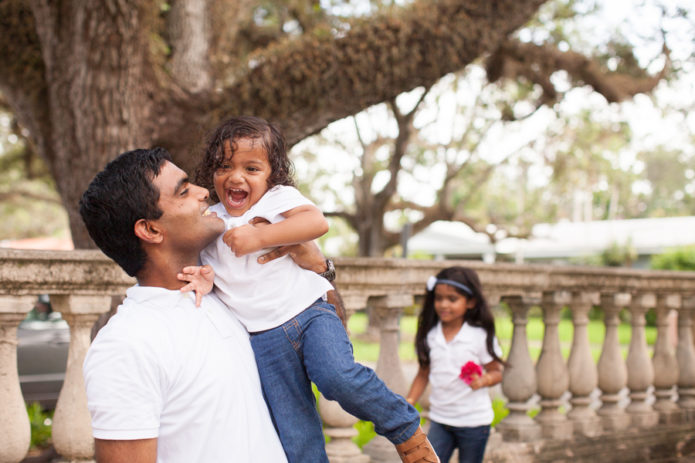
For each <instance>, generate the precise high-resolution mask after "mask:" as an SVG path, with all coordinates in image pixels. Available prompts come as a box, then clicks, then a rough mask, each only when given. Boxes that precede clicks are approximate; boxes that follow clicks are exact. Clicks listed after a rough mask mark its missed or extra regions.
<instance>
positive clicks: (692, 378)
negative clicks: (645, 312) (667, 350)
mask: <svg viewBox="0 0 695 463" xmlns="http://www.w3.org/2000/svg"><path fill="white" fill-rule="evenodd" d="M694 312H695V296H690V297H686V298H684V299H683V304H682V305H681V309H680V312H679V313H678V346H677V347H676V359H677V360H678V369H679V372H680V374H679V376H678V405H680V407H681V408H682V409H683V410H685V411H686V418H687V419H688V421H693V420H695V347H693V331H692V327H693V313H694Z"/></svg>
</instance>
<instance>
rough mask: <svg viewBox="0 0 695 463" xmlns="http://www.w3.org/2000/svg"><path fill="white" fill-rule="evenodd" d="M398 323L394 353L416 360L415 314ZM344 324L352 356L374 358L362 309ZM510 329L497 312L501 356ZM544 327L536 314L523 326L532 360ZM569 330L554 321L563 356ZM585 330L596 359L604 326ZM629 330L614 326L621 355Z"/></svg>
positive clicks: (652, 332) (594, 323)
mask: <svg viewBox="0 0 695 463" xmlns="http://www.w3.org/2000/svg"><path fill="white" fill-rule="evenodd" d="M400 326H401V343H400V345H399V349H398V353H399V355H400V358H401V360H403V361H404V362H410V361H412V362H414V361H416V357H415V348H414V345H413V339H414V337H415V331H416V329H417V318H416V317H415V316H411V315H404V316H403V317H402V318H401V324H400ZM348 327H349V329H350V335H351V339H352V344H353V346H354V348H355V358H356V359H357V360H359V361H363V362H376V361H377V358H378V356H379V344H378V343H374V342H369V341H366V340H365V336H364V333H365V332H366V330H367V315H366V314H365V313H364V312H358V313H356V314H354V315H353V316H352V317H350V322H349V324H348ZM512 330H513V325H512V321H511V319H510V318H509V317H507V316H497V318H496V319H495V331H496V333H497V337H498V339H499V341H500V344H501V346H502V350H503V351H504V356H505V357H506V356H507V355H508V354H509V347H510V345H511V340H512ZM544 331H545V327H544V325H543V320H542V319H540V318H537V317H530V318H529V322H528V325H527V326H526V336H527V338H528V341H529V352H530V354H531V358H532V359H533V360H534V361H537V360H538V356H539V355H540V352H541V347H542V343H543V333H544ZM573 331H574V328H573V326H572V321H571V320H561V321H560V324H559V325H558V332H559V337H560V347H561V349H562V354H563V356H564V357H565V359H567V358H568V357H569V354H570V347H571V346H572V333H573ZM587 332H588V337H589V344H590V345H591V352H592V355H593V357H594V361H596V362H598V359H599V356H600V355H601V349H602V345H603V337H604V334H605V326H604V324H603V321H600V320H590V321H589V325H588V327H587ZM630 333H631V329H630V325H628V324H627V323H622V324H620V325H619V326H618V341H619V343H620V346H621V350H622V352H623V357H626V356H627V350H628V346H629V344H630ZM646 337H647V344H649V345H650V346H651V345H653V344H654V341H655V340H656V328H655V327H651V326H647V327H646Z"/></svg>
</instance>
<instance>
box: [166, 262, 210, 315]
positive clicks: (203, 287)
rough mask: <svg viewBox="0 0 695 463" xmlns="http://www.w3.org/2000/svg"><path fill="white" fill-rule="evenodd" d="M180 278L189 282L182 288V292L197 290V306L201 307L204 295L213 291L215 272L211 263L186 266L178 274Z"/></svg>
mask: <svg viewBox="0 0 695 463" xmlns="http://www.w3.org/2000/svg"><path fill="white" fill-rule="evenodd" d="M176 277H177V278H178V279H179V280H182V281H187V282H188V284H187V285H186V286H184V287H183V288H181V292H182V293H185V292H186V291H195V306H196V307H200V303H201V302H202V300H203V296H205V295H206V294H208V293H209V292H210V291H212V285H213V282H214V280H215V272H214V271H213V270H212V267H210V266H209V265H203V266H191V267H184V268H183V270H181V273H179V274H178V275H176Z"/></svg>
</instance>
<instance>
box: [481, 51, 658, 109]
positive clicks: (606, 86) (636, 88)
mask: <svg viewBox="0 0 695 463" xmlns="http://www.w3.org/2000/svg"><path fill="white" fill-rule="evenodd" d="M663 52H664V56H665V58H666V59H665V62H664V66H663V68H662V69H661V71H659V72H658V73H657V74H656V75H654V76H650V75H648V74H647V73H646V71H645V70H643V69H639V70H638V71H637V72H634V69H633V70H632V71H633V72H634V73H633V74H632V75H630V74H628V73H622V72H611V71H609V70H607V69H605V68H604V67H602V66H601V65H600V64H599V61H598V60H597V59H595V58H591V57H587V56H584V55H582V54H580V53H577V52H574V51H571V50H570V51H560V50H558V49H557V48H555V47H553V46H551V45H536V44H533V43H523V42H520V41H518V40H508V41H506V42H504V43H503V44H502V46H500V48H499V49H498V50H497V51H496V52H495V53H494V54H493V55H492V56H491V57H490V58H489V59H488V60H487V63H486V69H487V75H488V80H489V81H490V82H495V81H497V80H499V79H500V78H508V79H517V78H519V77H525V78H526V79H528V80H529V81H531V82H533V83H536V84H538V85H539V86H540V87H541V88H542V90H543V97H542V99H541V102H540V103H541V104H549V103H553V102H555V101H556V100H557V99H558V92H557V90H556V89H555V86H554V85H553V84H552V82H551V80H550V77H551V75H552V74H553V73H554V72H555V71H558V70H564V71H566V72H567V73H568V74H569V75H570V77H571V78H572V79H573V80H574V81H576V82H582V83H584V84H586V85H590V86H591V87H592V88H593V89H594V90H595V91H596V92H597V93H600V94H601V95H603V96H604V97H605V98H606V100H608V102H610V103H619V102H621V101H624V100H626V99H628V98H631V97H633V96H634V95H636V94H638V93H647V92H650V91H651V90H653V89H654V87H656V86H657V84H658V83H659V82H660V81H661V80H662V79H663V78H664V77H665V75H666V73H667V72H668V70H669V67H670V63H671V60H670V57H669V50H668V49H667V48H666V46H665V45H664V47H663Z"/></svg>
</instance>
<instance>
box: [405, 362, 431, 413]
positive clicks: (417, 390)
mask: <svg viewBox="0 0 695 463" xmlns="http://www.w3.org/2000/svg"><path fill="white" fill-rule="evenodd" d="M429 377H430V367H425V368H423V367H422V366H420V368H418V370H417V374H416V375H415V379H413V384H411V386H410V391H408V396H407V397H406V399H405V400H407V401H408V403H409V404H411V405H413V404H414V403H415V402H417V401H418V399H419V398H420V396H421V395H422V393H423V392H425V388H426V387H427V383H428V382H429Z"/></svg>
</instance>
